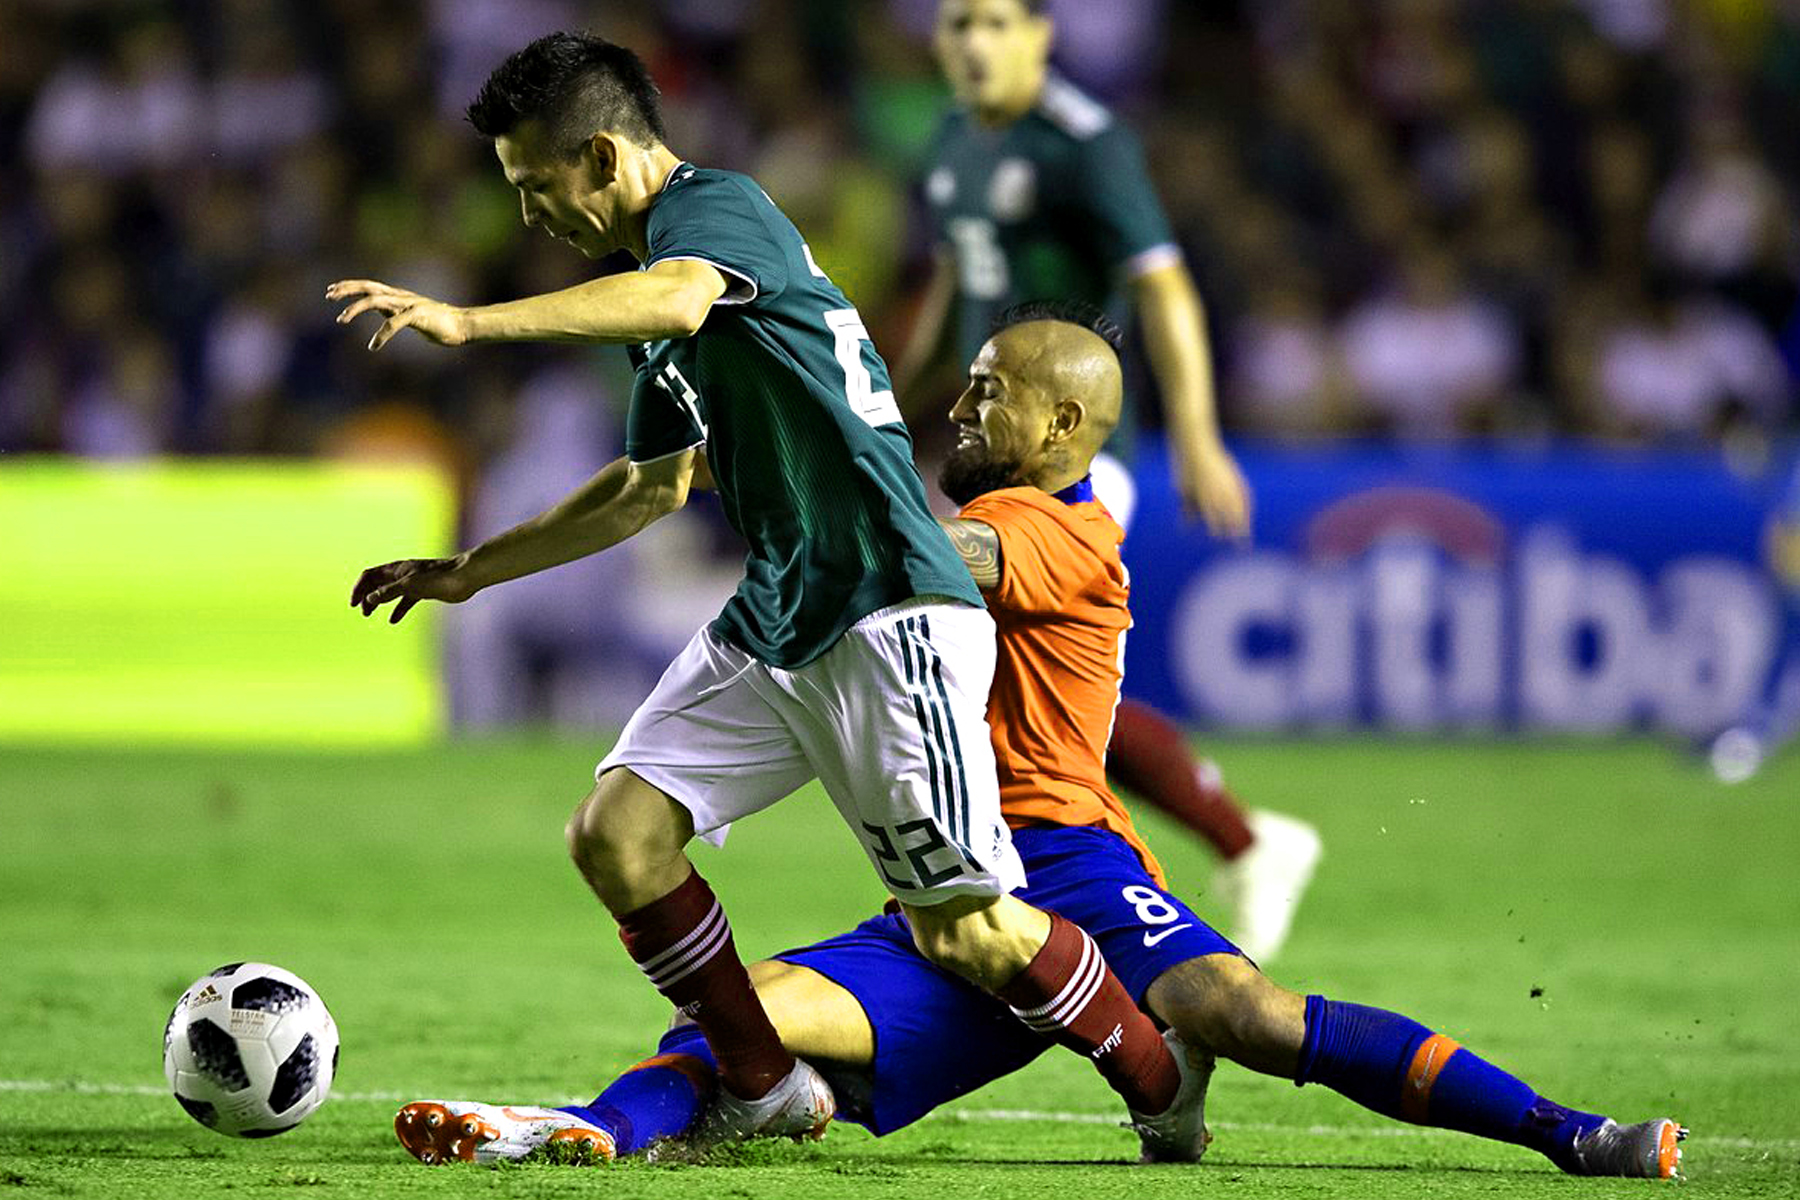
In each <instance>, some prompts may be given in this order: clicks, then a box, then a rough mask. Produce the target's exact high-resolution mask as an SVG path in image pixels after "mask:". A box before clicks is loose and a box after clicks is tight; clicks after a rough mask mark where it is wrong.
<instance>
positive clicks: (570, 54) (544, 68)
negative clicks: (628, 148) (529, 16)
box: [468, 33, 668, 159]
mask: <svg viewBox="0 0 1800 1200" xmlns="http://www.w3.org/2000/svg"><path fill="white" fill-rule="evenodd" d="M468 118H469V124H471V125H473V126H474V127H475V131H476V132H477V133H479V134H481V135H482V136H483V137H487V138H497V137H503V136H505V135H506V134H508V133H511V132H512V131H513V129H514V128H515V127H517V126H518V125H519V124H520V123H521V122H523V121H531V120H538V121H542V122H543V123H544V128H545V130H546V131H547V132H548V133H549V135H550V144H551V146H552V147H553V148H554V150H555V152H556V153H557V154H559V155H561V156H562V157H563V158H564V159H571V158H574V157H575V156H576V155H577V154H579V153H580V152H581V147H582V146H583V145H584V144H586V142H587V140H588V138H590V137H592V136H593V135H594V134H596V133H599V132H601V131H606V132H608V133H618V134H623V135H624V136H625V137H628V138H630V139H631V140H632V141H634V142H636V143H638V144H639V145H642V146H652V145H656V144H658V143H660V142H662V141H664V140H665V139H666V138H667V136H668V134H667V131H666V130H665V129H664V127H663V116H662V94H661V93H660V92H659V91H658V90H657V87H656V81H655V80H653V79H651V78H650V72H649V70H648V69H646V68H645V66H644V62H643V60H642V59H640V58H639V57H638V56H637V55H635V54H633V53H632V52H631V51H630V50H627V49H626V48H625V47H623V46H619V45H615V44H614V43H612V42H609V41H607V40H606V39H605V38H602V37H596V36H595V35H593V34H591V33H551V34H546V35H544V36H543V37H541V38H539V39H538V40H537V41H535V42H533V43H531V44H530V45H529V46H526V47H525V48H524V49H523V50H518V51H514V52H513V53H512V54H511V55H509V56H508V57H507V59H506V61H505V62H503V63H501V64H500V65H499V66H498V67H495V68H494V73H493V74H492V75H489V76H488V78H487V82H486V83H484V84H482V85H481V91H480V92H478V93H476V96H475V99H474V102H473V103H471V104H470V105H469V111H468Z"/></svg>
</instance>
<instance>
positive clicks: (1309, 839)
mask: <svg viewBox="0 0 1800 1200" xmlns="http://www.w3.org/2000/svg"><path fill="white" fill-rule="evenodd" d="M1090 473H1091V476H1092V479H1093V481H1094V494H1095V495H1096V496H1098V497H1099V499H1100V502H1101V503H1102V504H1104V505H1106V508H1107V511H1109V512H1111V513H1112V515H1113V519H1114V520H1116V521H1118V523H1119V525H1120V527H1121V528H1123V529H1125V530H1127V531H1129V530H1130V529H1131V517H1132V514H1133V512H1134V511H1135V510H1136V508H1137V486H1136V484H1135V483H1134V482H1133V480H1132V477H1131V472H1130V470H1129V469H1128V468H1127V467H1126V466H1125V465H1124V464H1123V463H1122V462H1120V461H1119V460H1118V459H1117V458H1115V457H1113V456H1112V455H1110V454H1105V453H1102V454H1099V455H1096V456H1095V458H1094V462H1093V466H1092V468H1091V472H1090ZM1106 772H1107V774H1108V775H1110V776H1112V778H1113V780H1114V782H1116V783H1117V784H1118V785H1119V786H1121V787H1123V788H1124V789H1125V790H1126V791H1128V792H1131V793H1132V794H1133V795H1135V796H1137V797H1139V798H1140V799H1142V800H1143V801H1144V802H1145V803H1146V804H1149V805H1151V806H1152V807H1154V808H1156V809H1159V810H1160V811H1162V812H1163V813H1165V814H1167V815H1168V816H1171V817H1173V818H1174V819H1175V820H1177V821H1179V822H1181V823H1182V824H1183V825H1185V826H1187V827H1188V828H1189V829H1191V830H1193V831H1194V832H1195V833H1197V834H1199V835H1200V836H1201V837H1202V838H1204V839H1205V840H1206V841H1207V843H1208V844H1210V845H1211V846H1212V848H1213V850H1214V851H1215V852H1217V854H1218V856H1219V859H1220V863H1221V865H1220V867H1219V870H1218V871H1217V872H1215V873H1214V876H1213V891H1214V893H1215V894H1217V895H1218V897H1219V899H1220V901H1221V903H1223V904H1224V905H1225V906H1226V907H1227V908H1228V909H1230V911H1231V913H1232V931H1231V936H1232V940H1233V941H1234V942H1236V943H1237V945H1239V946H1240V947H1242V948H1243V950H1244V952H1245V953H1246V954H1248V955H1250V957H1252V958H1254V959H1257V960H1259V961H1262V962H1267V961H1269V960H1270V959H1272V958H1273V957H1274V956H1275V954H1276V953H1277V952H1278V951H1279V950H1280V949H1281V945H1282V943H1283V942H1284V941H1286V940H1287V935H1288V930H1289V928H1291V927H1292V925H1293V921H1294V912H1295V910H1296V909H1297V908H1298V907H1299V904H1300V897H1301V895H1302V894H1303V893H1304V892H1305V891H1306V885H1307V884H1308V883H1309V882H1311V880H1312V873H1313V868H1314V867H1315V866H1316V865H1317V863H1318V861H1319V853H1320V846H1319V835H1318V831H1317V830H1315V829H1313V827H1312V826H1310V825H1308V824H1307V823H1306V822H1304V821H1300V820H1296V819H1295V818H1293V817H1289V816H1284V815H1282V814H1280V813H1270V812H1261V811H1258V812H1247V811H1245V809H1244V807H1243V805H1241V804H1240V803H1238V800H1237V798H1236V797H1235V796H1233V795H1232V794H1231V792H1230V790H1229V789H1227V788H1226V787H1225V782H1224V779H1223V777H1222V776H1221V775H1220V773H1219V769H1218V767H1217V766H1216V765H1215V764H1214V763H1213V762H1212V761H1211V760H1210V759H1204V758H1200V757H1198V756H1196V755H1195V754H1194V752H1193V751H1192V750H1191V749H1190V748H1189V746H1188V741H1187V735H1186V734H1185V733H1183V732H1182V730H1181V729H1180V727H1178V726H1177V725H1176V724H1175V723H1174V722H1173V721H1171V720H1170V719H1169V718H1168V717H1166V716H1164V715H1163V714H1162V713H1160V712H1158V711H1157V710H1156V709H1154V708H1152V707H1151V706H1150V705H1148V704H1144V703H1142V702H1141V701H1137V700H1132V699H1130V698H1129V697H1126V698H1124V699H1122V700H1120V702H1119V706H1118V708H1117V709H1116V710H1115V711H1114V714H1113V732H1112V741H1111V742H1110V743H1109V744H1108V746H1107V748H1106Z"/></svg>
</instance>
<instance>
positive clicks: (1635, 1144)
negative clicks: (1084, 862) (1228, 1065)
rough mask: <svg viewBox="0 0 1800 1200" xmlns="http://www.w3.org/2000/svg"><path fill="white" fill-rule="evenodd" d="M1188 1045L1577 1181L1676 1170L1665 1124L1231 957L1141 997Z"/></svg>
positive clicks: (1678, 1134)
mask: <svg viewBox="0 0 1800 1200" xmlns="http://www.w3.org/2000/svg"><path fill="white" fill-rule="evenodd" d="M1145 1001H1146V1003H1147V1004H1148V1006H1149V1008H1150V1010H1151V1011H1152V1012H1154V1013H1155V1014H1156V1015H1157V1016H1158V1017H1159V1018H1161V1019H1162V1020H1164V1021H1167V1022H1168V1023H1169V1024H1170V1025H1171V1026H1172V1027H1173V1028H1175V1029H1177V1030H1179V1031H1181V1033H1182V1035H1183V1036H1184V1037H1186V1038H1189V1039H1192V1040H1194V1041H1196V1042H1199V1043H1201V1044H1204V1045H1206V1046H1209V1047H1210V1048H1211V1049H1212V1050H1213V1051H1214V1052H1215V1053H1216V1054H1218V1055H1219V1056H1220V1057H1221V1058H1228V1059H1231V1060H1232V1061H1234V1062H1238V1063H1241V1064H1242V1065H1244V1066H1246V1067H1249V1068H1250V1069H1252V1070H1255V1071H1261V1072H1264V1073H1265V1074H1269V1075H1277V1076H1280V1077H1282V1078H1285V1079H1292V1080H1294V1081H1296V1082H1297V1083H1302V1084H1305V1083H1322V1084H1324V1085H1325V1086H1327V1087H1329V1088H1331V1089H1333V1090H1334V1091H1337V1092H1339V1093H1341V1094H1343V1095H1345V1096H1347V1097H1349V1098H1350V1099H1352V1100H1354V1101H1356V1102H1357V1103H1358V1104H1361V1105H1362V1106H1363V1107H1365V1108H1369V1109H1373V1110H1374V1111H1375V1112H1378V1113H1381V1114H1382V1115H1383V1116H1388V1117H1393V1118H1395V1119H1396V1120H1401V1121H1408V1122H1411V1123H1413V1124H1416V1125H1430V1126H1435V1127H1437V1128H1440V1129H1455V1130H1459V1131H1461V1132H1464V1133H1472V1134H1476V1135H1477V1136H1480V1137H1486V1138H1493V1139H1495V1140H1496V1141H1502V1142H1511V1143H1513V1144H1515V1145H1519V1146H1526V1147H1529V1148H1531V1149H1533V1150H1537V1151H1539V1152H1540V1153H1542V1154H1544V1155H1546V1156H1547V1157H1548V1158H1549V1159H1550V1160H1551V1161H1552V1162H1554V1163H1556V1164H1557V1165H1558V1166H1560V1167H1562V1168H1563V1169H1564V1170H1565V1171H1569V1172H1571V1173H1574V1174H1583V1175H1647V1176H1653V1177H1656V1176H1660V1177H1667V1176H1669V1175H1672V1174H1674V1172H1675V1169H1676V1167H1677V1165H1678V1164H1679V1162H1680V1159H1681V1152H1680V1150H1679V1148H1678V1146H1677V1143H1678V1142H1679V1141H1680V1140H1681V1138H1682V1137H1684V1136H1685V1133H1686V1131H1685V1130H1682V1129H1681V1128H1680V1127H1679V1126H1678V1125H1677V1124H1676V1123H1675V1122H1674V1121H1672V1120H1666V1119H1665V1120H1655V1121H1646V1122H1642V1123H1640V1124H1638V1125H1633V1126H1625V1127H1621V1126H1618V1125H1616V1124H1615V1123H1614V1122H1612V1121H1611V1120H1610V1119H1609V1118H1607V1117H1605V1116H1603V1115H1601V1114H1598V1113H1588V1112H1582V1111H1580V1110H1577V1109H1571V1108H1565V1107H1563V1106H1562V1105H1559V1104H1556V1103H1554V1102H1552V1101H1550V1100H1546V1099H1545V1098H1544V1097H1542V1096H1540V1095H1538V1093H1537V1092H1536V1091H1535V1090H1533V1089H1532V1088H1531V1087H1530V1086H1529V1085H1528V1084H1526V1083H1524V1082H1523V1081H1521V1080H1520V1079H1518V1078H1516V1077H1515V1076H1513V1075H1511V1074H1508V1073H1507V1072H1506V1071H1503V1070H1501V1069H1500V1068H1499V1067H1497V1066H1495V1065H1494V1064H1492V1063H1490V1062H1488V1061H1487V1060H1486V1059H1483V1058H1481V1057H1479V1056H1478V1055H1476V1054H1475V1053H1474V1052H1473V1051H1471V1050H1468V1049H1465V1048H1464V1047H1463V1046H1461V1045H1460V1044H1458V1043H1457V1042H1455V1041H1453V1040H1452V1039H1450V1038H1449V1037H1447V1036H1445V1035H1444V1034H1441V1033H1437V1032H1435V1031H1433V1030H1431V1029H1428V1028H1426V1027H1425V1026H1424V1025H1421V1024H1419V1023H1418V1022H1417V1021H1414V1020H1412V1019H1411V1018H1409V1017H1405V1016H1402V1015H1400V1014H1399V1013H1394V1012H1389V1011H1387V1010H1385V1009H1379V1008H1371V1007H1368V1006H1365V1005H1360V1004H1347V1003H1344V1002H1343V1001H1337V1000H1328V999H1326V998H1325V997H1323V996H1305V997H1302V996H1300V995H1298V994H1296V993H1294V992H1290V991H1288V990H1287V989H1286V988H1283V987H1281V986H1279V985H1278V984H1276V983H1274V982H1273V981H1271V980H1270V979H1269V978H1268V977H1267V976H1265V975H1263V974H1262V972H1260V971H1258V970H1257V969H1256V967H1255V965H1254V964H1252V963H1250V962H1249V961H1247V960H1245V959H1243V958H1241V957H1239V956H1237V955H1234V954H1210V955H1207V956H1205V957H1201V958H1194V959H1190V960H1188V961H1186V962H1183V963H1181V964H1179V965H1177V966H1175V967H1173V968H1171V969H1169V970H1168V971H1166V972H1165V973H1164V974H1163V975H1161V976H1160V977H1159V978H1158V979H1157V980H1156V982H1155V983H1153V984H1151V985H1150V988H1149V990H1148V992H1147V993H1146V995H1145Z"/></svg>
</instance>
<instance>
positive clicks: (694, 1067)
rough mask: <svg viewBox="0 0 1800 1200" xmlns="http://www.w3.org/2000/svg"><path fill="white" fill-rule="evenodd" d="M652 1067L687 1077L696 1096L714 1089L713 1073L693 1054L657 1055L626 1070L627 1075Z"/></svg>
mask: <svg viewBox="0 0 1800 1200" xmlns="http://www.w3.org/2000/svg"><path fill="white" fill-rule="evenodd" d="M651 1067H667V1068H668V1069H669V1070H671V1071H679V1072H680V1073H681V1074H683V1075H685V1076H687V1081H688V1082H689V1083H691V1084H693V1085H694V1094H695V1095H696V1096H704V1095H706V1094H707V1093H708V1092H710V1091H712V1089H713V1083H714V1078H713V1073H712V1070H711V1069H710V1068H708V1067H707V1065H706V1063H705V1062H704V1061H703V1060H702V1059H699V1058H696V1057H695V1056H694V1055H692V1054H657V1055H653V1056H652V1057H650V1058H646V1059H645V1060H644V1061H643V1062H641V1063H636V1064H634V1065H632V1066H629V1067H626V1068H625V1074H627V1075H629V1074H631V1073H632V1072H633V1071H644V1070H648V1069H649V1068H651Z"/></svg>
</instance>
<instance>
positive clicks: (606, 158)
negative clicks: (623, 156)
mask: <svg viewBox="0 0 1800 1200" xmlns="http://www.w3.org/2000/svg"><path fill="white" fill-rule="evenodd" d="M623 149H624V147H622V146H621V145H620V144H619V139H618V136H617V135H616V134H611V133H608V132H606V131H605V130H601V131H600V132H598V133H596V134H594V135H593V136H592V137H590V138H588V140H587V145H586V146H585V147H583V148H582V152H581V156H582V158H583V159H585V160H586V163H587V168H588V171H589V173H590V174H591V175H592V176H593V181H594V190H595V191H599V190H600V189H601V188H603V187H606V186H607V185H608V184H610V183H611V182H612V181H613V180H615V179H617V178H618V177H619V156H620V151H621V150H623Z"/></svg>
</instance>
